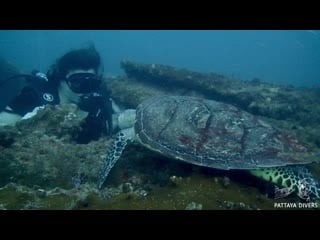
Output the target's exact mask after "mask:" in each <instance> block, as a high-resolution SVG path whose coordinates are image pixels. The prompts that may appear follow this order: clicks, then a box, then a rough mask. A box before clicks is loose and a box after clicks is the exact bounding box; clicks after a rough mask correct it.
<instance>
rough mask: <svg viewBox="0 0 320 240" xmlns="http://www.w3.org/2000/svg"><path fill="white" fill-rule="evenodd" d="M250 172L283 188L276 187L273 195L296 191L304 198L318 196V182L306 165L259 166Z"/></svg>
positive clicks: (319, 196) (283, 195) (319, 186)
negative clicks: (259, 167)
mask: <svg viewBox="0 0 320 240" xmlns="http://www.w3.org/2000/svg"><path fill="white" fill-rule="evenodd" d="M250 173H251V174H252V175H254V176H257V177H259V178H262V179H264V180H266V181H269V182H271V183H274V184H276V185H277V186H279V187H282V188H283V189H279V188H276V192H275V195H277V193H279V197H285V196H287V195H289V194H291V193H292V192H297V195H298V196H299V197H300V198H301V199H304V200H308V199H309V198H310V197H316V198H320V184H319V182H318V181H317V180H316V179H315V178H314V176H313V175H312V173H311V172H310V170H309V169H308V168H307V167H306V166H302V165H301V166H286V167H274V168H261V169H255V170H250ZM277 190H278V191H277ZM275 197H277V196H275Z"/></svg>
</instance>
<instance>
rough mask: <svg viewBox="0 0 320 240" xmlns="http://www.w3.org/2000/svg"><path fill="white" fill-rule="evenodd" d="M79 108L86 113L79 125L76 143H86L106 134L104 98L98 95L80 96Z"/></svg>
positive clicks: (106, 113)
mask: <svg viewBox="0 0 320 240" xmlns="http://www.w3.org/2000/svg"><path fill="white" fill-rule="evenodd" d="M81 100H82V101H81V103H80V105H79V106H80V108H81V109H82V110H84V111H87V112H88V115H87V117H86V118H85V119H84V122H83V123H82V124H81V129H82V130H81V131H80V133H79V135H78V137H77V142H78V143H88V142H90V141H91V140H98V139H99V137H100V136H101V135H102V134H104V133H105V134H107V133H108V125H107V117H108V112H107V108H106V107H105V100H104V98H103V97H102V96H101V95H100V94H98V93H91V94H89V95H84V96H82V99H81Z"/></svg>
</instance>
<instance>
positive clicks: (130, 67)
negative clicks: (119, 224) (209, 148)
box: [0, 61, 320, 210]
mask: <svg viewBox="0 0 320 240" xmlns="http://www.w3.org/2000/svg"><path fill="white" fill-rule="evenodd" d="M121 66H122V68H123V69H124V71H125V73H126V75H123V76H113V77H106V78H105V84H106V85H107V86H108V87H109V88H110V89H111V92H112V98H113V99H114V100H115V102H117V103H118V104H120V105H122V107H124V108H135V107H136V106H137V105H138V104H139V103H140V102H141V101H142V100H144V99H147V98H149V97H151V96H156V95H189V96H200V97H204V98H208V99H213V100H218V101H224V102H227V103H230V104H233V105H235V106H238V107H240V108H242V109H244V110H246V111H249V112H251V113H253V114H256V115H260V116H261V117H263V118H266V119H267V120H268V121H269V122H271V123H272V124H274V125H275V126H278V127H280V128H283V129H286V130H287V131H289V132H290V133H291V134H294V135H296V136H297V137H298V138H299V139H301V140H303V141H305V142H306V143H308V144H310V145H312V146H313V147H314V148H315V149H319V148H320V140H319V139H320V126H319V124H320V101H319V100H318V99H319V97H320V91H319V89H316V88H312V89H302V88H295V87H290V86H281V85H276V84H270V83H266V82H263V81H261V80H258V79H254V80H252V81H240V80H237V79H234V78H230V77H227V76H224V75H221V74H217V73H208V74H206V73H197V72H192V71H189V70H187V69H177V68H174V67H172V66H165V65H160V64H140V63H136V62H132V61H123V62H121ZM81 121H82V118H81V116H80V115H79V114H78V108H77V106H75V105H73V104H66V105H58V106H50V105H47V106H45V108H43V109H41V110H39V112H38V114H37V115H35V116H34V117H32V118H30V119H26V120H22V121H20V122H19V123H17V124H16V126H6V127H1V128H0V208H1V209H126V210H132V209H172V210H173V209H181V210H206V209H215V210H219V209H230V210H258V209H262V210H265V209H275V207H274V206H275V205H274V204H275V203H276V202H277V201H279V200H275V199H274V197H273V194H274V186H272V185H270V184H268V183H266V182H264V181H262V180H258V179H257V178H255V177H253V176H251V175H249V174H248V173H246V172H243V171H219V170H215V169H208V168H202V167H198V166H193V165H190V164H186V163H182V162H178V161H174V160H172V159H168V158H165V157H163V156H162V155H159V154H157V153H155V152H151V151H149V150H147V149H146V148H144V147H142V146H140V145H136V144H132V145H130V146H129V147H128V148H127V149H126V150H125V151H124V153H123V154H122V156H121V159H120V160H119V162H118V163H117V164H116V166H115V167H114V168H113V169H112V171H111V173H110V175H109V176H108V179H107V181H106V183H105V184H104V185H103V188H102V189H100V190H99V189H97V188H96V182H97V175H98V170H99V167H100V165H101V163H102V161H103V160H104V159H105V157H106V155H107V150H108V148H109V147H110V144H111V139H110V138H109V137H107V136H104V137H101V138H100V139H99V140H98V141H91V142H89V143H88V144H77V143H76V141H74V139H75V137H76V135H77V133H78V131H79V128H80V123H81ZM311 168H312V171H313V173H314V174H315V175H316V176H317V177H318V179H320V167H319V164H314V165H312V167H311ZM299 201H301V199H299V198H298V197H297V196H295V195H292V196H289V197H287V198H284V199H281V202H299ZM319 206H320V204H319Z"/></svg>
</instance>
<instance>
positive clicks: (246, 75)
mask: <svg viewBox="0 0 320 240" xmlns="http://www.w3.org/2000/svg"><path fill="white" fill-rule="evenodd" d="M89 41H92V42H93V43H94V44H95V46H96V48H97V49H98V51H99V52H100V53H101V56H102V58H103V61H104V65H105V70H104V71H105V73H106V74H108V75H115V74H123V70H122V69H120V61H121V60H122V59H128V60H134V61H138V62H142V63H160V64H168V65H172V66H176V67H179V68H188V69H190V70H194V71H199V72H218V73H222V74H226V75H228V76H234V77H237V78H240V79H242V80H251V79H253V78H259V79H261V80H263V81H268V82H273V83H280V84H291V85H295V86H314V85H316V86H319V85H320V31H318V30H317V31H315V30H294V31H293V30H290V31H284V30H281V31H280V30H277V31H262V30H261V31H256V30H246V31H244V30H237V31H235V30H224V31H222V30H215V31H211V30H210V31H209V30H201V31H199V30H195V31H191V30H190V31H189V30H183V31H177V30H166V31H164V30H153V31H151V30H139V31H138V30H130V31H127V30H126V31H125V30H103V31H98V30H94V31H93V30H81V31H78V30H77V31H68V30H63V31H62V30H50V31H43V30H32V31H29V30H1V31H0V54H2V56H4V57H5V58H6V59H7V60H9V61H10V62H11V63H13V64H15V65H16V66H18V67H19V68H21V69H22V70H23V71H31V69H34V68H36V69H39V70H41V71H44V72H45V71H46V70H47V69H48V67H49V65H51V64H52V63H53V62H54V61H55V60H56V59H57V58H58V57H60V56H61V55H62V54H64V53H65V52H66V51H68V50H70V49H72V48H78V47H81V46H83V45H85V44H86V43H88V42H89Z"/></svg>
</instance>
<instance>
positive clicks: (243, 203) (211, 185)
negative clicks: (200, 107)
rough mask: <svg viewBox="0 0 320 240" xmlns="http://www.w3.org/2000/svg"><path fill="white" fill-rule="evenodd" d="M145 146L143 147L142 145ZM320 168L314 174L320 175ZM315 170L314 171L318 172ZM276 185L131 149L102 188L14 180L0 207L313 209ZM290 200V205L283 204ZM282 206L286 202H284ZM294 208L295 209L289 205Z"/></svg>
mask: <svg viewBox="0 0 320 240" xmlns="http://www.w3.org/2000/svg"><path fill="white" fill-rule="evenodd" d="M138 150H141V149H138ZM319 169H320V166H319V164H318V165H315V166H313V173H315V174H316V177H317V179H320V171H319ZM314 170H315V171H314ZM273 191H274V186H272V185H269V184H267V183H265V182H264V181H260V180H259V179H257V178H255V177H253V176H251V175H249V174H246V173H244V172H241V171H236V172H229V171H219V170H214V169H205V168H201V167H196V166H190V165H187V164H183V163H178V162H172V160H170V159H163V158H162V157H159V156H157V155H155V154H153V153H150V152H148V151H147V152H142V151H141V152H140V151H138V152H137V149H136V147H130V148H129V150H128V151H126V152H125V153H124V156H123V159H122V162H119V164H118V165H116V166H115V167H114V169H113V171H112V173H111V174H110V176H109V178H108V181H107V183H105V184H104V186H103V188H102V189H101V190H98V189H97V188H96V185H95V183H90V182H86V183H83V184H80V185H78V186H76V187H73V188H69V189H64V188H61V187H53V188H50V189H44V188H40V187H38V186H33V187H27V186H23V185H19V184H16V183H9V184H7V185H5V186H4V187H2V188H0V208H1V209H8V210H11V209H39V210H60V209H63V210H89V209H90V210H91V209H98V210H279V209H281V210H290V209H292V208H294V209H300V210H305V209H308V210H311V209H319V208H318V207H317V206H319V204H320V201H318V202H314V200H312V201H311V202H312V204H316V205H312V206H311V205H308V206H307V207H306V208H303V207H301V206H300V205H299V204H300V203H306V202H304V201H302V200H301V199H299V198H298V197H297V196H296V195H295V194H293V195H291V196H288V197H286V198H282V199H274V198H273ZM285 203H288V205H284V204H285ZM279 204H281V205H279ZM290 206H291V207H290Z"/></svg>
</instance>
